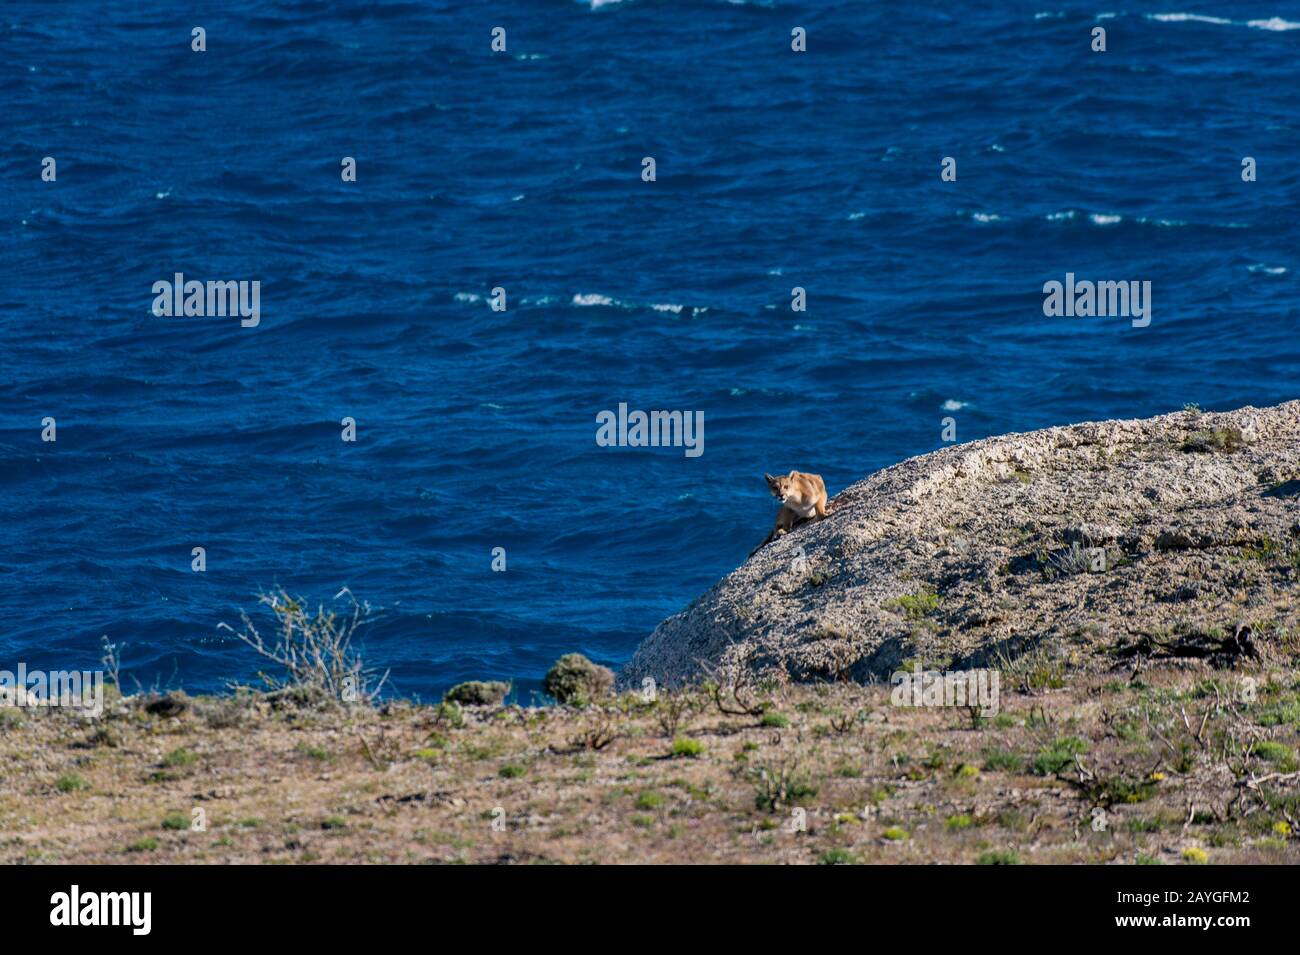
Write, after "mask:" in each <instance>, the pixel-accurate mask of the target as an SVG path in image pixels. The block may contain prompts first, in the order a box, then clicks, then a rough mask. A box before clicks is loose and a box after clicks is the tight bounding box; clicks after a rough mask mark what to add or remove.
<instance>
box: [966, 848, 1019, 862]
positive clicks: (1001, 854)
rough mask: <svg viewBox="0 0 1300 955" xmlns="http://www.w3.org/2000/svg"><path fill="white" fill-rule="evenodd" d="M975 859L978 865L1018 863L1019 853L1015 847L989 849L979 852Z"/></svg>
mask: <svg viewBox="0 0 1300 955" xmlns="http://www.w3.org/2000/svg"><path fill="white" fill-rule="evenodd" d="M975 861H976V862H977V863H978V864H979V865H1020V853H1018V852H1017V851H1016V850H1015V849H990V850H988V851H987V852H981V853H980V854H979V858H978V859H976V860H975Z"/></svg>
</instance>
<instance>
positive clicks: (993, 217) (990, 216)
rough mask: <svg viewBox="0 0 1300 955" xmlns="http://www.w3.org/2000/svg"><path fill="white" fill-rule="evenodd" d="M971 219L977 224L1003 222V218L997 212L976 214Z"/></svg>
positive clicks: (972, 214)
mask: <svg viewBox="0 0 1300 955" xmlns="http://www.w3.org/2000/svg"><path fill="white" fill-rule="evenodd" d="M971 218H972V219H974V220H975V221H976V222H1001V221H1002V217H1001V216H1000V215H998V214H997V213H996V212H974V213H971Z"/></svg>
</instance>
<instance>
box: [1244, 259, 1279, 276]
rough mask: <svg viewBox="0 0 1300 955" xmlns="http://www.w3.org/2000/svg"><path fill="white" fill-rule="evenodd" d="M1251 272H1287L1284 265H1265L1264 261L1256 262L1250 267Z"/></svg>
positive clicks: (1277, 273)
mask: <svg viewBox="0 0 1300 955" xmlns="http://www.w3.org/2000/svg"><path fill="white" fill-rule="evenodd" d="M1250 271H1251V272H1263V273H1264V274H1265V275H1282V274H1284V273H1285V272H1286V266H1284V265H1265V264H1264V263H1262V262H1256V263H1255V264H1254V265H1252V266H1251V267H1250Z"/></svg>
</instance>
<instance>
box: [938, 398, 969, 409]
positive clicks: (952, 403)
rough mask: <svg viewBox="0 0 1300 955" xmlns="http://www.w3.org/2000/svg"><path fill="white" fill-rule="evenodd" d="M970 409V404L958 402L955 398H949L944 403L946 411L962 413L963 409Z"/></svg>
mask: <svg viewBox="0 0 1300 955" xmlns="http://www.w3.org/2000/svg"><path fill="white" fill-rule="evenodd" d="M969 407H970V404H969V402H965V401H957V400H955V399H953V398H949V399H948V400H947V401H945V402H944V403H943V410H944V411H961V409H962V408H969Z"/></svg>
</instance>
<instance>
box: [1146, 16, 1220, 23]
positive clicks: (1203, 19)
mask: <svg viewBox="0 0 1300 955" xmlns="http://www.w3.org/2000/svg"><path fill="white" fill-rule="evenodd" d="M1147 19H1148V20H1156V21H1158V22H1160V23H1188V22H1191V23H1218V24H1227V23H1231V22H1232V21H1231V20H1225V19H1223V17H1210V16H1206V15H1205V14H1203V13H1150V14H1147Z"/></svg>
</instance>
